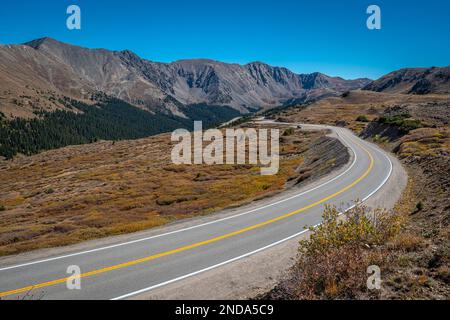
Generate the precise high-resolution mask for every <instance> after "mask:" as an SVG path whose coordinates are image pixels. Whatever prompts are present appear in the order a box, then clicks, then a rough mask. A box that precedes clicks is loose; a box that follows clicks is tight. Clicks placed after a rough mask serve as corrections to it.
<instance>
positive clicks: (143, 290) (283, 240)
mask: <svg viewBox="0 0 450 320" xmlns="http://www.w3.org/2000/svg"><path fill="white" fill-rule="evenodd" d="M367 146H370V145H367ZM370 147H371V146H370ZM371 149H372V150H376V149H374V148H372V147H371ZM377 152H379V151H378V150H377ZM380 153H381V154H383V156H385V157H386V159H387V160H388V161H389V174H388V175H387V176H386V178H385V179H384V180H383V182H382V183H381V184H380V185H379V186H378V187H377V188H376V189H375V190H373V191H372V192H371V193H370V194H369V195H368V196H366V197H365V198H364V199H363V200H361V201H360V202H359V203H358V204H361V203H363V202H365V201H367V200H368V199H369V198H370V197H371V196H373V195H374V194H375V193H377V192H378V191H379V190H380V189H381V188H382V187H383V186H384V185H385V184H386V182H387V181H388V180H389V178H390V177H391V175H392V171H393V165H392V161H391V159H389V157H388V156H387V155H386V154H384V152H380ZM355 156H356V153H355ZM354 207H356V204H354V205H352V206H351V207H349V208H347V209H346V210H345V211H343V212H341V213H340V214H339V215H342V214H344V213H346V212H347V211H349V210H351V209H353V208H354ZM321 224H322V223H319V224H316V225H315V226H314V227H318V226H320V225H321ZM308 231H309V230H303V231H301V232H298V233H296V234H294V235H292V236H289V237H287V238H284V239H282V240H279V241H277V242H274V243H272V244H269V245H267V246H265V247H262V248H259V249H257V250H254V251H252V252H249V253H246V254H243V255H241V256H238V257H235V258H233V259H230V260H227V261H224V262H221V263H218V264H215V265H213V266H210V267H208V268H205V269H201V270H198V271H195V272H192V273H189V274H186V275H184V276H181V277H178V278H175V279H172V280H168V281H165V282H162V283H159V284H156V285H153V286H151V287H147V288H144V289H141V290H138V291H134V292H131V293H128V294H125V295H122V296H120V297H117V298H113V299H110V300H122V299H126V298H129V297H132V296H135V295H138V294H141V293H144V292H148V291H151V290H154V289H157V288H160V287H163V286H166V285H168V284H171V283H174V282H177V281H180V280H183V279H186V278H189V277H192V276H195V275H198V274H200V273H203V272H206V271H210V270H212V269H215V268H219V267H221V266H224V265H226V264H229V263H232V262H234V261H237V260H240V259H243V258H246V257H248V256H251V255H253V254H255V253H259V252H261V251H264V250H266V249H269V248H271V247H274V246H277V245H279V244H281V243H283V242H286V241H289V240H291V239H293V238H296V237H298V236H300V235H302V234H304V233H306V232H308Z"/></svg>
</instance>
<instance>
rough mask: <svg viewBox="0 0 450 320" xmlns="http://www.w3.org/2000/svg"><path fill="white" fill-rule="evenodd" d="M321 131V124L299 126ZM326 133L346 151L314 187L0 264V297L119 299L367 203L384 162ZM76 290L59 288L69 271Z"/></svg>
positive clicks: (384, 171)
mask: <svg viewBox="0 0 450 320" xmlns="http://www.w3.org/2000/svg"><path fill="white" fill-rule="evenodd" d="M305 127H311V128H324V126H305ZM327 128H330V129H331V130H332V131H334V133H335V134H336V135H337V136H338V137H339V139H340V140H341V141H342V142H343V143H344V144H345V145H346V146H347V147H348V149H349V150H350V152H351V153H352V154H353V157H352V161H351V163H350V164H349V165H348V167H347V168H346V169H345V171H343V172H342V173H340V174H339V175H337V176H335V177H334V178H332V179H330V180H328V181H326V182H324V183H323V184H321V185H319V186H316V187H314V188H311V189H308V190H306V191H303V192H301V193H299V194H296V195H294V196H290V197H288V198H284V199H282V200H274V202H272V203H269V204H268V205H264V206H263V207H260V208H255V209H253V210H251V211H246V212H244V211H243V210H242V212H238V213H237V214H234V215H232V216H228V217H225V218H220V219H219V218H218V219H216V220H212V221H209V222H207V223H200V224H198V225H193V226H191V227H188V228H184V229H180V230H175V231H170V232H164V228H163V229H162V231H161V232H160V233H159V234H157V235H155V236H151V237H146V238H142V239H138V240H133V241H129V242H123V243H117V244H114V245H110V246H106V247H92V248H89V249H87V250H84V251H82V252H75V253H68V254H66V255H59V256H53V257H52V256H49V257H47V258H44V259H41V260H32V261H28V262H25V263H23V262H22V263H20V264H18V265H5V263H3V264H2V262H1V261H0V298H1V299H18V298H22V297H23V296H24V295H28V296H29V295H30V294H31V295H32V297H33V298H42V299H126V298H130V297H133V296H135V295H138V294H141V293H144V292H148V291H150V290H152V289H155V288H159V287H162V286H164V285H167V284H170V283H173V282H175V281H179V280H181V279H184V278H187V277H191V276H195V275H196V274H199V273H202V272H205V271H208V270H211V269H213V268H218V267H220V266H222V265H224V264H227V263H230V262H233V261H236V260H238V259H241V258H243V257H246V256H249V255H252V254H256V253H257V252H260V251H263V250H265V249H267V248H270V247H273V246H276V245H277V244H280V243H282V242H285V241H288V240H290V239H292V238H295V237H297V236H299V235H300V234H302V233H304V232H306V231H305V227H306V226H312V225H317V224H319V223H320V222H321V215H322V211H323V209H324V206H325V205H326V204H331V205H336V206H338V207H340V208H342V210H347V209H348V208H350V207H351V206H353V203H354V201H355V200H357V199H359V200H362V201H365V200H367V199H368V198H369V197H371V196H372V195H374V194H375V193H376V192H378V191H379V190H380V188H381V187H382V186H383V185H384V184H385V183H386V182H387V181H388V179H389V178H390V176H391V173H392V163H391V161H390V159H389V157H388V156H387V155H386V154H385V153H384V151H382V150H381V149H379V148H377V147H376V146H374V145H373V144H370V143H368V142H366V141H364V140H361V139H359V138H357V137H356V136H354V135H353V134H352V133H351V132H350V131H348V130H346V129H343V128H335V127H327ZM73 265H76V266H79V267H80V269H81V272H82V275H81V289H80V290H69V289H67V285H66V284H67V280H68V278H67V277H68V276H70V275H69V274H68V273H67V268H68V267H69V266H73Z"/></svg>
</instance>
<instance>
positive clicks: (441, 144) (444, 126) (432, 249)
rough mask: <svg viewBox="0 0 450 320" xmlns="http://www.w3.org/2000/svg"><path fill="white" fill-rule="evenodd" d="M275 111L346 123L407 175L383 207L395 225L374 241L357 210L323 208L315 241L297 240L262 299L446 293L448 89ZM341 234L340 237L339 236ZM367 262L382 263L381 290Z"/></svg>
mask: <svg viewBox="0 0 450 320" xmlns="http://www.w3.org/2000/svg"><path fill="white" fill-rule="evenodd" d="M273 117H274V118H278V119H280V120H283V121H287V122H289V121H292V122H311V123H324V124H330V125H340V126H345V127H348V128H350V129H352V130H353V131H355V132H356V133H358V134H360V135H361V137H363V138H365V139H368V140H371V141H373V142H376V143H378V144H379V145H380V146H381V147H383V148H385V149H386V150H388V151H392V152H393V153H395V154H396V155H397V156H398V158H399V159H400V160H401V161H402V163H403V165H404V166H405V168H406V169H407V171H408V175H409V178H410V179H409V183H408V186H407V189H406V190H405V192H404V194H403V196H402V199H401V201H400V202H399V203H398V204H397V206H396V207H395V210H394V211H393V212H392V214H388V215H386V214H383V217H384V218H385V219H387V221H390V220H389V219H396V220H393V221H391V222H392V223H391V224H394V222H395V225H397V226H399V229H398V230H396V232H387V231H389V227H388V226H386V228H384V229H380V230H378V231H379V232H381V234H385V235H389V236H383V237H381V238H380V239H382V241H381V242H375V243H374V242H373V241H372V240H371V238H366V237H360V232H361V231H364V232H365V231H370V233H369V234H370V235H372V231H371V230H372V229H373V225H371V222H367V221H365V220H359V219H357V221H358V223H357V224H356V225H355V217H357V216H361V213H360V210H361V209H357V210H356V211H354V210H353V211H352V212H350V216H349V217H348V218H349V219H348V221H347V222H338V221H337V220H336V219H335V218H336V217H335V211H334V209H329V210H327V211H326V212H325V215H324V218H325V224H324V225H323V226H322V227H320V228H316V229H314V231H315V232H316V234H315V235H314V236H313V237H312V241H311V242H308V243H305V242H302V243H301V245H300V249H301V250H300V251H301V254H300V255H299V257H298V260H297V262H296V264H295V266H294V267H293V269H292V270H291V272H290V273H289V275H288V276H287V277H286V280H285V281H282V282H281V283H280V284H279V285H278V286H277V287H276V288H275V289H274V290H273V291H272V292H270V293H268V294H267V295H266V296H265V298H274V299H285V298H290V299H305V298H308V299H354V298H362V299H366V298H371V299H379V298H382V299H448V298H449V297H450V259H449V257H450V246H449V244H450V226H449V223H450V206H449V201H450V193H449V190H450V125H449V123H450V96H448V95H404V94H386V93H377V92H370V91H355V92H350V93H347V94H345V95H343V96H342V97H335V98H329V99H325V100H322V101H319V102H316V103H312V104H309V105H301V106H296V107H292V108H288V109H285V110H283V111H282V112H281V113H279V114H276V115H273ZM370 215H372V216H373V215H374V212H370V213H369V216H370ZM397 218H398V220H397ZM367 224H368V225H367ZM355 226H356V228H355ZM349 231H351V232H350V233H349ZM378 231H377V232H378ZM346 234H347V235H348V237H347V238H345V241H338V240H339V239H342V237H345V235H346ZM336 241H337V242H336ZM324 244H332V245H325V246H323V245H324ZM319 247H323V248H324V249H323V250H324V251H320V250H318V249H317V248H319ZM371 264H376V265H378V266H380V267H381V269H382V280H383V282H382V288H381V290H375V291H370V290H368V289H367V287H366V281H365V280H366V279H367V277H368V275H367V274H366V269H367V267H368V266H369V265H371Z"/></svg>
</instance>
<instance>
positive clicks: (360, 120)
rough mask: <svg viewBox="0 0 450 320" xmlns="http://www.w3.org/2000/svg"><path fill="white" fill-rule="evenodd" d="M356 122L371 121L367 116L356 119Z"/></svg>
mask: <svg viewBox="0 0 450 320" xmlns="http://www.w3.org/2000/svg"><path fill="white" fill-rule="evenodd" d="M356 121H358V122H369V119H367V117H366V116H365V115H360V116H358V117H357V118H356Z"/></svg>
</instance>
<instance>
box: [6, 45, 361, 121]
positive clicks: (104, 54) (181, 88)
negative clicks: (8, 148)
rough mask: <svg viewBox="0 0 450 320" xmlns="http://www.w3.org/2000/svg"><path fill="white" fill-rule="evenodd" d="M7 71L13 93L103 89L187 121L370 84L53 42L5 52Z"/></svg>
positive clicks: (262, 66)
mask: <svg viewBox="0 0 450 320" xmlns="http://www.w3.org/2000/svg"><path fill="white" fill-rule="evenodd" d="M0 65H1V67H0V79H1V80H2V83H5V84H6V83H7V84H8V85H7V86H6V87H7V89H13V90H15V91H20V89H22V88H25V87H26V88H29V87H33V88H39V89H45V90H55V91H60V92H61V93H63V94H69V95H72V96H75V97H77V96H83V95H86V93H88V92H97V91H101V92H104V93H106V94H108V95H112V96H114V97H117V98H120V99H123V100H125V101H127V102H129V103H132V104H134V105H136V106H139V107H141V108H144V109H148V110H158V111H161V110H163V111H164V112H167V113H171V114H175V115H181V116H182V115H183V114H182V112H181V111H180V106H181V105H191V104H198V103H202V104H206V105H211V106H213V105H226V106H230V107H232V108H234V109H236V110H239V111H240V112H242V113H246V112H248V111H249V110H251V109H253V108H270V107H275V106H279V105H281V104H284V103H286V102H288V101H296V100H297V99H300V100H302V101H307V100H310V99H314V98H317V97H320V96H325V95H327V96H328V95H336V94H340V93H342V92H344V91H348V90H353V89H358V88H361V87H363V86H365V85H367V84H368V83H369V82H370V81H369V80H368V79H358V80H344V79H341V78H333V77H329V76H326V75H324V74H320V73H313V74H295V73H293V72H291V71H289V70H288V69H286V68H279V67H272V66H269V65H267V64H264V63H261V62H253V63H249V64H246V65H238V64H227V63H222V62H218V61H212V60H206V59H194V60H180V61H176V62H173V63H158V62H152V61H149V60H145V59H141V58H140V57H139V56H137V55H136V54H134V53H133V52H131V51H109V50H105V49H87V48H82V47H78V46H73V45H69V44H65V43H61V42H58V41H56V40H53V39H49V38H43V39H38V40H34V41H31V42H28V43H26V44H25V45H13V46H0ZM17 89H19V90H17ZM24 91H26V90H25V89H24Z"/></svg>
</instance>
